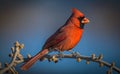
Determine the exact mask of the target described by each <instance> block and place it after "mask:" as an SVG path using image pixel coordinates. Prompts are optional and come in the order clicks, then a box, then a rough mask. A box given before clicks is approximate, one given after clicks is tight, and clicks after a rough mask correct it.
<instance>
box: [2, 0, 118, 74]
mask: <svg viewBox="0 0 120 74" xmlns="http://www.w3.org/2000/svg"><path fill="white" fill-rule="evenodd" d="M73 7H75V8H77V9H79V10H80V11H82V12H83V13H84V14H85V16H86V17H87V18H89V19H90V23H89V24H87V25H86V26H85V31H84V34H83V37H82V39H81V41H80V43H79V44H78V45H77V46H76V47H75V48H74V49H73V50H74V51H78V52H79V53H80V54H81V55H86V56H90V55H91V54H93V53H94V54H96V55H97V56H98V55H99V54H103V55H104V58H103V60H105V61H108V62H109V63H111V62H113V61H114V62H115V63H116V66H117V67H119V68H120V1H119V0H31V1H28V0H24V1H19V0H18V1H10V0H8V1H7V0H4V1H0V61H1V62H2V63H3V62H9V61H10V58H9V57H8V54H9V53H10V47H12V46H13V43H14V42H15V41H19V42H20V43H24V45H25V47H24V49H23V50H21V53H22V54H23V56H24V57H26V55H27V54H28V53H29V54H31V55H32V56H33V55H35V54H36V53H37V52H39V51H40V50H41V48H42V45H43V44H44V42H45V41H46V39H47V38H48V37H49V36H50V35H51V34H53V33H54V32H55V31H56V30H57V29H58V28H59V27H60V26H62V25H63V24H64V23H65V22H66V20H67V19H68V18H69V16H70V15H71V8H73ZM16 69H17V71H18V72H19V73H20V74H48V73H49V74H88V73H90V74H105V73H106V71H107V70H108V68H107V67H102V68H100V67H99V65H98V64H96V63H93V62H90V64H89V65H86V63H85V61H82V62H80V63H78V62H76V60H73V59H63V60H61V61H59V62H58V63H56V64H55V63H53V62H50V63H49V62H48V61H44V62H39V61H38V62H36V63H35V64H34V65H33V66H32V67H31V68H30V69H29V70H28V71H21V70H20V65H19V66H17V67H16ZM115 74H116V72H115Z"/></svg>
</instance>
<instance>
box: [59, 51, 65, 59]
mask: <svg viewBox="0 0 120 74" xmlns="http://www.w3.org/2000/svg"><path fill="white" fill-rule="evenodd" d="M58 55H59V56H60V60H62V58H63V57H64V54H63V52H62V51H58Z"/></svg>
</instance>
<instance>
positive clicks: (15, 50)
mask: <svg viewBox="0 0 120 74" xmlns="http://www.w3.org/2000/svg"><path fill="white" fill-rule="evenodd" d="M23 47H24V45H23V44H19V43H18V42H17V41H16V42H15V44H14V47H12V48H11V51H12V53H11V54H10V55H9V56H10V57H11V58H12V60H11V62H10V63H9V64H8V63H5V68H1V70H0V74H3V73H5V72H7V71H8V72H11V74H18V73H17V71H16V70H15V68H14V67H15V66H16V65H17V64H19V63H22V62H23V61H24V59H23V57H22V55H21V54H20V50H21V49H22V48H23Z"/></svg>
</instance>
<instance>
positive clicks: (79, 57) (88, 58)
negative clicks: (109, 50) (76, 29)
mask: <svg viewBox="0 0 120 74" xmlns="http://www.w3.org/2000/svg"><path fill="white" fill-rule="evenodd" d="M62 56H63V57H62V58H72V59H76V60H77V62H80V61H81V60H86V64H89V63H90V61H92V62H96V63H98V64H99V66H100V67H103V66H107V67H109V68H110V69H109V72H112V70H115V71H117V72H118V73H120V69H119V68H118V67H116V66H115V63H114V62H113V63H111V64H110V63H108V62H106V61H103V60H102V58H103V55H102V54H101V55H99V56H98V57H95V54H92V55H91V56H83V55H80V54H79V53H75V54H63V55H62ZM45 58H46V59H48V60H50V61H53V62H55V63H56V61H58V60H56V59H58V58H61V55H59V54H55V55H46V56H44V57H43V58H42V59H41V61H43V59H45Z"/></svg>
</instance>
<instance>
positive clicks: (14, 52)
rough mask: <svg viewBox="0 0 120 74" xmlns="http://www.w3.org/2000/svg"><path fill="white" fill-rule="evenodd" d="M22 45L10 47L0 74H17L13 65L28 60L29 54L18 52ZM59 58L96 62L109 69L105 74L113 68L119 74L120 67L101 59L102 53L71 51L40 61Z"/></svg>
mask: <svg viewBox="0 0 120 74" xmlns="http://www.w3.org/2000/svg"><path fill="white" fill-rule="evenodd" d="M23 47H24V44H19V42H17V41H16V42H15V43H14V47H12V48H11V54H9V57H11V62H10V63H5V67H4V68H3V67H2V64H1V63H0V74H4V73H5V72H8V73H9V74H18V72H17V71H16V70H15V66H17V64H20V63H24V62H26V61H28V60H29V59H30V58H32V57H31V55H30V54H28V55H27V58H23V56H22V55H21V54H20V50H21V49H22V48H23ZM61 58H70V59H75V60H76V61H77V62H80V61H82V60H86V64H90V62H96V63H98V64H99V66H100V67H103V66H107V67H108V68H109V70H108V71H107V72H106V73H107V74H112V71H113V70H115V71H116V72H118V73H119V74H120V69H119V68H118V67H116V66H115V63H114V62H113V63H111V64H110V63H108V62H106V61H103V60H102V58H103V55H102V54H101V55H99V56H98V57H96V56H95V54H92V55H91V56H84V55H80V54H79V53H78V52H75V53H72V54H53V55H50V54H48V55H46V56H44V57H43V58H42V59H40V60H41V61H43V60H45V59H47V60H48V61H53V62H55V63H57V62H58V60H59V59H61Z"/></svg>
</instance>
